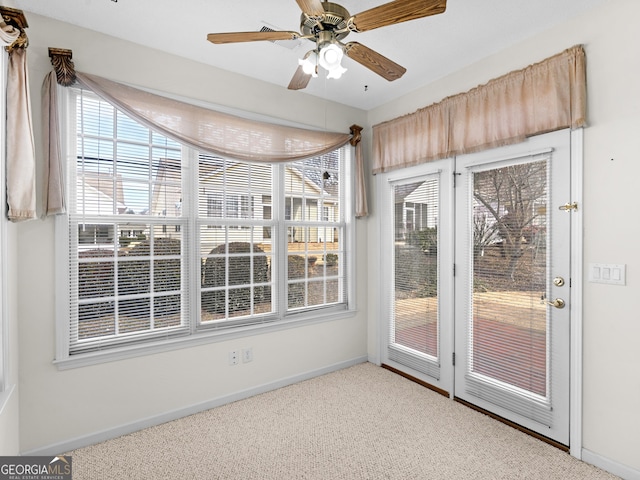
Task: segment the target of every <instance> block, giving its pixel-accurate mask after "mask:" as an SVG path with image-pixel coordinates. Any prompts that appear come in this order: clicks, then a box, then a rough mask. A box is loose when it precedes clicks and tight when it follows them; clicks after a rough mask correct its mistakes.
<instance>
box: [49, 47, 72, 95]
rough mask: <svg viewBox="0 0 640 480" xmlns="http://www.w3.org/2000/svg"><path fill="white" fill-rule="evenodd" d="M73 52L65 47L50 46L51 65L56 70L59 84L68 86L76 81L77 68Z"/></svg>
mask: <svg viewBox="0 0 640 480" xmlns="http://www.w3.org/2000/svg"><path fill="white" fill-rule="evenodd" d="M72 56H73V52H72V51H71V50H67V49H64V48H51V47H49V58H51V65H53V69H54V70H55V72H56V79H57V81H58V84H59V85H62V86H63V87H68V86H70V85H73V84H74V83H76V68H75V66H74V65H73V61H72V60H71V57H72Z"/></svg>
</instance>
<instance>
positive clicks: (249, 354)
mask: <svg viewBox="0 0 640 480" xmlns="http://www.w3.org/2000/svg"><path fill="white" fill-rule="evenodd" d="M252 361H253V347H249V348H245V349H244V350H242V363H247V362H252Z"/></svg>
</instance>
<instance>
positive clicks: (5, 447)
mask: <svg viewBox="0 0 640 480" xmlns="http://www.w3.org/2000/svg"><path fill="white" fill-rule="evenodd" d="M2 5H3V6H5V7H14V4H13V1H11V0H4V1H3V2H2ZM3 54H5V53H4V52H3ZM0 124H1V125H2V128H4V122H0ZM3 134H4V132H3ZM2 146H3V147H4V143H2ZM3 155H4V151H3ZM4 167H5V165H4V163H2V168H4ZM1 177H2V179H3V181H4V175H2V176H1ZM0 221H2V222H5V223H4V225H3V228H4V229H5V234H6V237H5V240H6V242H7V245H6V253H7V256H6V258H3V259H2V262H6V263H5V265H4V266H5V268H6V277H5V288H6V291H5V292H4V293H5V296H4V301H5V305H4V307H5V308H6V310H5V311H6V318H5V321H6V334H7V337H6V338H5V339H4V342H5V344H4V345H3V347H6V349H7V350H6V351H5V352H3V354H5V355H6V356H5V361H6V362H7V365H6V367H7V370H6V374H7V386H8V388H7V390H6V391H5V392H4V393H0V455H17V454H18V453H19V451H20V443H19V440H20V430H19V422H18V419H19V409H20V404H19V395H18V392H19V388H18V386H17V383H18V313H17V303H16V298H17V297H16V288H15V286H16V279H17V266H16V245H17V243H16V232H17V229H16V226H15V225H13V224H10V223H9V222H7V221H6V220H5V219H2V220H0Z"/></svg>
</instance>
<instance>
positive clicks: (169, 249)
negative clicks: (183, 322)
mask: <svg viewBox="0 0 640 480" xmlns="http://www.w3.org/2000/svg"><path fill="white" fill-rule="evenodd" d="M153 254H154V260H153V262H154V263H153V291H154V292H168V291H179V290H180V288H181V285H182V283H181V275H182V271H181V270H182V268H181V262H180V258H162V257H163V256H169V255H171V256H178V257H180V255H181V254H182V250H181V245H180V240H178V239H175V238H164V237H161V238H156V239H155V240H154V241H153ZM150 255H151V240H143V241H142V242H140V243H139V244H138V245H136V246H135V247H133V248H132V249H131V250H129V251H128V252H127V253H126V254H124V255H123V256H122V257H123V261H121V262H119V263H118V292H119V293H120V295H130V294H149V293H150V292H151V260H150V259H148V257H149V256H150ZM130 257H147V258H141V259H139V260H129V261H127V260H126V259H127V258H130ZM149 302H150V300H149V299H131V300H126V301H123V302H121V308H120V310H121V311H122V313H124V315H127V316H133V317H138V316H146V317H148V316H149V315H150V303H149ZM180 309H181V302H180V296H179V295H169V296H160V297H156V298H155V299H154V312H155V315H156V316H166V315H173V314H178V313H180Z"/></svg>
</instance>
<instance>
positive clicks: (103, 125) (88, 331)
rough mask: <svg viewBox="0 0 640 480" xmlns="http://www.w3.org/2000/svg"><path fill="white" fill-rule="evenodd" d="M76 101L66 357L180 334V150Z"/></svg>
mask: <svg viewBox="0 0 640 480" xmlns="http://www.w3.org/2000/svg"><path fill="white" fill-rule="evenodd" d="M75 99H76V102H75V106H76V109H75V120H76V125H77V135H76V145H75V146H76V155H75V156H76V162H75V164H74V165H70V168H69V183H70V185H69V186H70V187H71V192H73V193H74V194H72V195H70V208H69V220H70V223H69V225H70V232H69V236H70V242H69V248H70V252H69V258H70V267H71V268H70V271H71V272H72V273H71V278H70V290H71V292H72V295H71V301H72V303H71V325H70V346H71V348H70V351H71V353H77V352H82V351H86V350H92V349H95V348H97V347H98V348H102V347H104V346H105V345H113V344H122V343H128V342H132V341H136V340H139V339H140V338H150V337H154V338H155V337H158V336H159V335H160V336H167V335H176V334H183V333H186V331H187V329H186V323H185V308H184V307H185V305H187V303H188V296H187V291H186V289H185V277H186V267H187V265H186V264H185V263H184V261H183V259H184V254H185V253H186V252H185V249H186V247H187V246H186V244H185V242H184V241H183V235H184V232H185V229H186V225H187V224H186V221H185V217H184V216H183V214H182V168H181V163H182V161H181V156H182V153H181V147H180V145H178V144H177V143H175V142H173V141H170V140H168V139H167V138H165V137H162V136H160V135H156V134H154V133H153V132H152V131H150V130H149V129H148V128H146V127H143V126H141V125H139V124H137V123H135V122H133V121H131V120H130V119H129V118H127V117H126V116H124V115H122V114H120V113H119V112H117V111H116V110H115V109H113V107H111V106H110V105H109V104H108V103H106V102H103V101H101V100H99V99H98V98H96V97H95V96H94V95H92V94H90V93H87V92H85V91H82V90H78V91H77V92H76V96H75ZM73 187H75V188H73Z"/></svg>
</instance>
